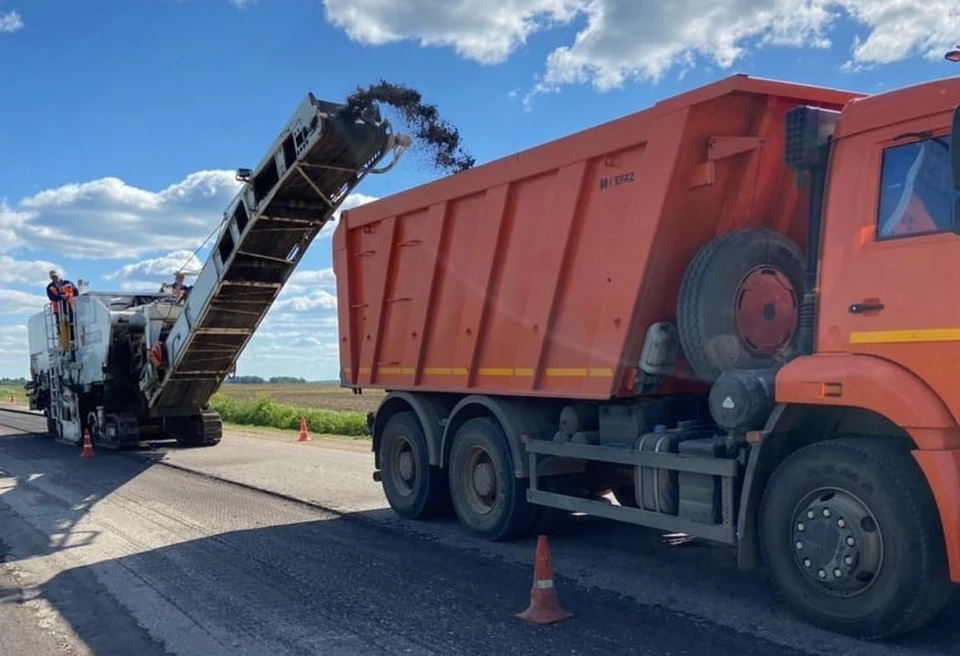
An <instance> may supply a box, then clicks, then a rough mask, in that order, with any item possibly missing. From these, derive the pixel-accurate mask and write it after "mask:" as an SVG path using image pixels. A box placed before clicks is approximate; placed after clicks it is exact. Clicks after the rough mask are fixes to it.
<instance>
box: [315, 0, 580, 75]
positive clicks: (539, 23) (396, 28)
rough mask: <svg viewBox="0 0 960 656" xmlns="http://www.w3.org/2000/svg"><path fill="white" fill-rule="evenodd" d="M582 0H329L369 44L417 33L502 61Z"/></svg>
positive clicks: (422, 39)
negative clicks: (407, 0) (408, 0)
mask: <svg viewBox="0 0 960 656" xmlns="http://www.w3.org/2000/svg"><path fill="white" fill-rule="evenodd" d="M582 5H583V2H582V0H499V1H496V0H494V1H491V2H475V1H474V0H443V1H442V2H436V1H431V0H422V1H421V2H416V1H413V2H398V1H397V0H324V17H325V18H326V19H327V21H329V22H330V23H331V24H333V25H335V26H336V27H339V28H342V29H343V30H344V31H345V32H346V33H347V35H348V36H349V37H350V38H351V39H353V40H355V41H357V42H359V43H362V44H365V45H375V46H379V45H384V44H387V43H394V42H397V41H402V40H405V39H413V40H416V41H418V42H419V43H420V44H421V45H424V46H447V47H451V48H453V49H454V50H455V51H456V52H457V53H458V54H460V55H461V56H463V57H465V58H467V59H472V60H474V61H477V62H480V63H483V64H496V63H500V62H503V61H505V60H506V59H507V58H508V57H509V56H510V55H511V54H512V53H513V52H514V51H515V50H516V49H517V48H519V47H520V46H522V45H523V44H524V43H525V42H526V39H527V37H528V36H530V35H531V34H533V33H534V32H537V31H540V30H542V29H545V28H546V27H548V26H550V25H555V24H562V23H565V22H567V21H569V20H571V19H572V18H573V17H574V16H575V15H576V12H577V11H578V10H579V9H580V8H581V7H582Z"/></svg>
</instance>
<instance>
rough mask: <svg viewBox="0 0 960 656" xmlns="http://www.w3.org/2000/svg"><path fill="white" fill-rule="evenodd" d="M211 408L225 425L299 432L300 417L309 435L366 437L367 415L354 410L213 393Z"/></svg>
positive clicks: (261, 397)
mask: <svg viewBox="0 0 960 656" xmlns="http://www.w3.org/2000/svg"><path fill="white" fill-rule="evenodd" d="M210 407H211V408H212V409H214V410H216V411H217V412H219V413H220V417H221V419H223V421H224V422H226V423H231V424H240V425H244V426H266V427H270V428H280V429H286V430H299V429H300V418H301V417H303V418H304V419H305V420H306V422H307V430H308V431H310V432H311V433H320V434H327V435H345V436H348V437H359V438H363V437H366V435H367V418H366V415H365V414H364V413H362V412H357V411H351V410H346V411H344V410H339V411H338V410H324V409H321V408H305V407H302V406H296V405H288V404H285V403H277V402H276V401H272V400H271V399H270V398H268V397H266V396H258V397H256V398H254V399H252V400H248V401H240V400H237V399H232V398H230V397H229V396H226V395H224V394H215V395H214V397H213V399H211V401H210Z"/></svg>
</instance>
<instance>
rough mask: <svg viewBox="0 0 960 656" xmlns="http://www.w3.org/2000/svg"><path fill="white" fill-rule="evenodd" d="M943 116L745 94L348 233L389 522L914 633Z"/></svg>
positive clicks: (699, 92)
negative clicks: (646, 537)
mask: <svg viewBox="0 0 960 656" xmlns="http://www.w3.org/2000/svg"><path fill="white" fill-rule="evenodd" d="M958 104H960V78H952V79H945V80H940V81H936V82H930V83H925V84H921V85H918V86H913V87H910V88H905V89H900V90H896V91H891V92H889V93H883V94H880V95H875V96H869V97H866V96H863V95H860V94H854V93H847V92H841V91H836V90H831V89H825V88H817V87H811V86H802V85H797V84H789V83H783V82H774V81H768V80H759V79H753V78H749V77H746V76H740V75H737V76H732V77H729V78H727V79H723V80H720V81H718V82H716V83H714V84H709V85H707V86H704V87H701V88H698V89H695V90H693V91H690V92H688V93H684V94H682V95H678V96H675V97H672V98H669V99H666V100H664V101H662V102H659V103H657V104H656V105H654V106H653V107H651V108H649V109H646V110H644V111H640V112H637V113H635V114H631V115H628V116H626V117H624V118H621V119H618V120H615V121H611V122H609V123H605V124H602V125H599V126H596V127H593V128H590V129H587V130H585V131H583V132H579V133H577V134H573V135H570V136H568V137H565V138H562V139H559V140H557V141H553V142H550V143H547V144H544V145H541V146H538V147H536V148H532V149H529V150H525V151H523V152H519V153H517V154H514V155H511V156H509V157H505V158H503V159H500V160H497V161H494V162H491V163H488V164H486V165H483V166H479V167H477V168H475V169H472V170H468V171H465V172H462V173H457V174H455V175H452V176H449V177H446V178H443V179H440V180H438V181H435V182H432V183H430V184H427V185H423V186H420V187H417V188H414V189H411V190H409V191H405V192H402V193H398V194H396V195H393V196H390V197H388V198H383V199H381V200H378V201H376V202H373V203H370V204H367V205H364V206H362V207H359V208H356V209H352V210H349V211H346V212H344V213H343V218H342V220H341V222H340V224H339V226H338V228H337V230H336V232H335V235H334V269H335V272H336V275H337V294H338V304H339V305H338V311H339V323H340V329H341V337H340V339H341V342H340V355H341V364H342V373H341V379H342V384H343V385H344V386H347V387H351V388H354V390H355V391H358V392H360V391H362V389H363V388H384V389H386V390H388V391H389V393H388V394H387V395H386V397H385V398H384V400H383V402H382V404H381V405H380V406H379V409H378V410H377V412H376V413H374V414H371V416H370V417H369V425H370V429H371V433H372V436H373V449H374V452H375V454H376V457H375V462H376V469H377V471H376V472H375V473H374V478H375V479H376V480H379V481H381V482H382V485H383V489H384V492H385V494H386V497H387V499H388V500H389V503H390V505H391V506H392V507H393V509H394V510H395V511H396V512H397V513H398V514H400V515H401V516H404V517H408V518H426V517H428V516H433V515H438V514H440V513H443V512H446V511H452V512H455V513H456V515H457V517H458V518H459V521H460V523H461V524H462V526H463V527H464V528H465V529H467V530H468V531H470V532H472V533H473V534H475V535H478V536H481V537H484V538H488V539H504V538H508V537H512V536H519V535H523V534H528V533H530V532H531V531H540V530H545V529H544V526H545V525H546V524H545V522H547V520H552V519H554V518H556V517H557V516H558V515H561V516H562V514H563V513H564V512H584V513H587V514H591V515H596V516H600V517H605V518H609V519H612V520H615V521H622V522H628V523H632V524H638V525H641V526H648V527H652V528H654V529H659V530H662V531H670V532H680V533H685V534H688V535H692V536H699V537H701V538H704V539H708V540H712V541H715V542H719V543H724V544H727V545H731V546H734V547H735V548H736V550H737V554H738V561H739V563H740V566H741V567H744V568H750V567H755V566H758V565H759V564H760V563H763V564H765V566H766V567H767V568H768V569H769V572H770V574H771V577H772V580H773V582H774V583H775V585H776V586H777V587H778V588H779V589H780V590H781V591H782V593H783V595H784V596H785V598H786V599H787V600H788V601H789V602H790V603H791V604H792V605H793V606H794V607H796V608H797V609H798V611H799V612H800V613H802V614H803V615H804V616H805V617H806V618H808V620H809V621H811V622H813V623H816V624H818V625H820V626H823V627H826V628H829V629H832V630H835V631H839V632H843V633H848V634H852V635H857V636H864V637H881V636H887V635H892V634H897V633H903V632H905V631H909V630H912V629H915V628H917V627H919V626H920V625H922V624H924V623H925V622H927V621H928V620H929V619H931V618H932V617H933V616H934V615H935V614H936V613H937V612H938V611H939V610H940V609H941V607H942V606H943V604H944V602H945V600H946V599H947V597H948V595H949V594H950V593H951V591H952V590H953V585H954V584H956V583H958V582H960V426H958V418H960V384H958V383H957V381H958V375H960V302H957V298H958V296H957V293H958V292H957V291H956V290H958V289H960V267H958V265H957V263H958V262H960V226H958V220H960V215H958V210H960V205H958V201H960V192H958V189H960V146H958V132H960V118H958V116H960V115H958V113H957V110H956V109H955V107H956V106H957V105H958ZM951 290H953V291H951ZM611 493H612V494H611ZM613 499H615V500H616V502H614V500H613Z"/></svg>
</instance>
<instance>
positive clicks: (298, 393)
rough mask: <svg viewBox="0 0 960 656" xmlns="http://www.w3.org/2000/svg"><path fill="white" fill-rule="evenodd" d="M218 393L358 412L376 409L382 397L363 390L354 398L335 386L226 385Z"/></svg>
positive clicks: (303, 406)
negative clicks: (264, 397) (263, 397)
mask: <svg viewBox="0 0 960 656" xmlns="http://www.w3.org/2000/svg"><path fill="white" fill-rule="evenodd" d="M220 393H221V394H223V395H224V396H227V397H230V398H231V399H234V400H236V401H252V400H253V399H254V398H256V397H258V396H266V397H268V398H270V400H272V401H275V402H276V403H284V404H288V405H295V406H299V407H302V408H321V409H324V410H355V411H358V412H369V411H372V410H376V409H377V406H378V405H379V403H380V400H381V399H382V398H383V396H384V393H383V392H382V391H380V390H364V392H363V394H360V395H356V394H353V393H352V392H351V391H350V390H347V389H343V388H341V387H338V386H337V385H237V384H225V385H223V386H221V387H220Z"/></svg>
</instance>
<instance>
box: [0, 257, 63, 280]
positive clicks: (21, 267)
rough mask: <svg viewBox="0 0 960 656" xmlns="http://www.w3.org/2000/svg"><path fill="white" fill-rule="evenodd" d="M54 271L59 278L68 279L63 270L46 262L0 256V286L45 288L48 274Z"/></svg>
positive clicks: (48, 278)
mask: <svg viewBox="0 0 960 656" xmlns="http://www.w3.org/2000/svg"><path fill="white" fill-rule="evenodd" d="M50 269H56V270H57V271H59V272H60V275H61V277H63V278H69V276H68V275H67V272H66V270H65V269H63V268H62V267H60V266H57V265H56V264H54V263H53V262H47V261H46V260H17V259H14V258H12V257H10V256H9V255H0V284H3V285H9V284H14V285H30V286H34V287H46V286H47V283H48V282H50V277H49V275H47V274H48V272H49V271H50Z"/></svg>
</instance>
